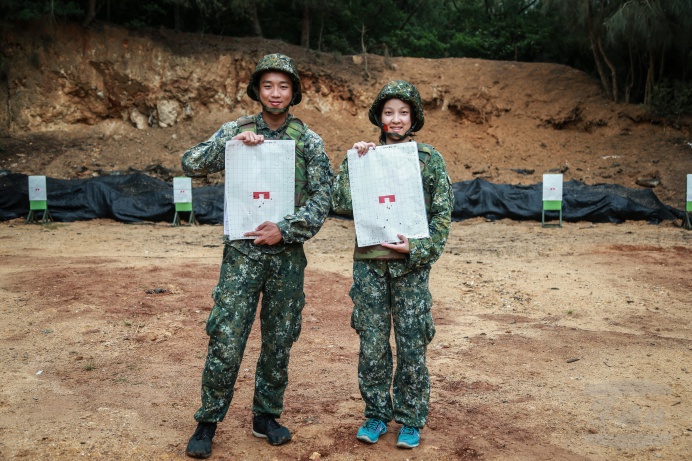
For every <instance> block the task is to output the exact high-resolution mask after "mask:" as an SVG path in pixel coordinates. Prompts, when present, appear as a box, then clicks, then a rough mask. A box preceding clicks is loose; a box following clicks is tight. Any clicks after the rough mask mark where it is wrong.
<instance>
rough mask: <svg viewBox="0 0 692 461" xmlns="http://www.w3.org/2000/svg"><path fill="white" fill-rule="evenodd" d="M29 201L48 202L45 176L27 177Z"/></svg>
mask: <svg viewBox="0 0 692 461" xmlns="http://www.w3.org/2000/svg"><path fill="white" fill-rule="evenodd" d="M29 200H41V201H43V200H48V192H47V191H46V177H45V176H29Z"/></svg>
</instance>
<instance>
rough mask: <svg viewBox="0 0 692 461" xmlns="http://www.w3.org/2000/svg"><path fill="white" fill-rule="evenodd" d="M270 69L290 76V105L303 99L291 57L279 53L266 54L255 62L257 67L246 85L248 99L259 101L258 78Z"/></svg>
mask: <svg viewBox="0 0 692 461" xmlns="http://www.w3.org/2000/svg"><path fill="white" fill-rule="evenodd" d="M271 71H278V72H285V73H287V74H288V75H289V76H290V77H291V81H292V82H293V99H292V100H291V104H290V105H291V106H295V105H296V104H298V103H299V102H300V101H301V99H303V93H302V92H301V90H300V76H299V75H298V69H297V68H296V65H295V64H294V63H293V59H291V58H289V57H288V56H286V55H283V54H279V53H274V54H268V55H266V56H265V57H263V58H262V59H261V60H260V62H258V63H257V67H255V71H254V72H253V73H252V75H251V76H250V82H249V83H248V85H247V94H248V96H250V99H252V100H253V101H257V102H260V99H259V93H258V91H259V81H258V79H259V78H260V76H261V75H262V74H263V73H264V72H271Z"/></svg>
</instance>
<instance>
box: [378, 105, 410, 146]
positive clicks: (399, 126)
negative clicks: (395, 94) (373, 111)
mask: <svg viewBox="0 0 692 461" xmlns="http://www.w3.org/2000/svg"><path fill="white" fill-rule="evenodd" d="M380 117H381V120H382V124H383V125H385V126H386V129H385V130H386V131H388V132H390V133H397V134H399V135H401V136H403V135H404V134H405V133H406V132H407V131H408V130H409V129H410V128H411V106H410V105H409V103H407V102H404V101H402V100H401V99H397V98H392V99H389V100H387V101H385V103H384V104H383V105H382V115H381V116H380ZM402 141H404V140H403V139H402ZM388 142H389V141H388Z"/></svg>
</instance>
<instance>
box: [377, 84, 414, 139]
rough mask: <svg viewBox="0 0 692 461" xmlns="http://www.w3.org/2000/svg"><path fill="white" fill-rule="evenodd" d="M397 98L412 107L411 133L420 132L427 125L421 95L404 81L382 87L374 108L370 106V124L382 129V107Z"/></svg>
mask: <svg viewBox="0 0 692 461" xmlns="http://www.w3.org/2000/svg"><path fill="white" fill-rule="evenodd" d="M395 98H396V99H401V100H402V101H404V102H406V103H408V104H410V105H411V111H412V112H413V120H412V121H411V122H412V123H411V129H410V130H409V132H413V131H420V129H421V128H423V124H424V123H425V116H424V115H423V103H422V102H421V99H420V93H418V90H417V89H416V87H415V86H413V85H412V84H410V83H409V82H407V81H404V80H394V81H393V82H389V83H387V84H386V85H385V86H383V87H382V89H381V90H380V92H379V94H378V95H377V97H376V98H375V101H373V103H372V106H370V111H369V112H368V116H369V118H370V122H371V123H372V124H373V125H375V126H377V127H379V128H380V129H382V120H380V116H381V115H382V106H384V103H385V102H387V101H388V100H390V99H395Z"/></svg>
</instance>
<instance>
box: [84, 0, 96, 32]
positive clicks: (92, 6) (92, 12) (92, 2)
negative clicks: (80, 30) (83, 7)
mask: <svg viewBox="0 0 692 461" xmlns="http://www.w3.org/2000/svg"><path fill="white" fill-rule="evenodd" d="M87 3H88V5H87V16H86V18H85V19H84V22H83V23H82V26H84V27H87V26H88V25H89V24H91V23H92V22H93V20H94V19H95V18H96V0H89V1H88V2H87Z"/></svg>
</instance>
